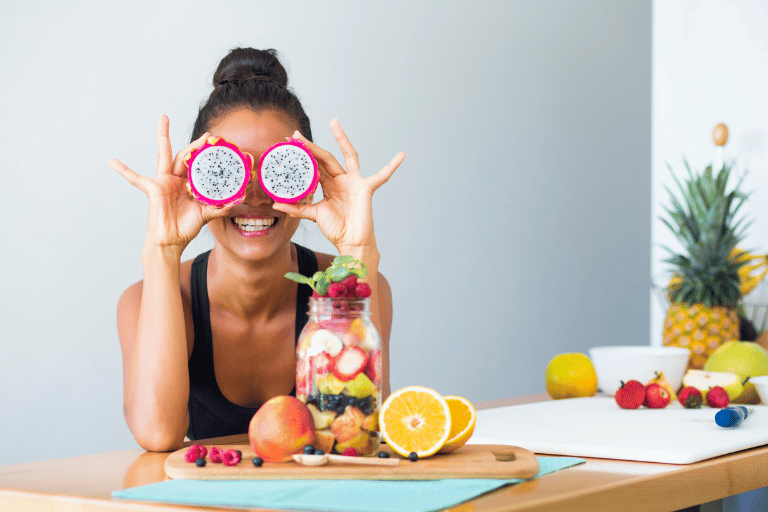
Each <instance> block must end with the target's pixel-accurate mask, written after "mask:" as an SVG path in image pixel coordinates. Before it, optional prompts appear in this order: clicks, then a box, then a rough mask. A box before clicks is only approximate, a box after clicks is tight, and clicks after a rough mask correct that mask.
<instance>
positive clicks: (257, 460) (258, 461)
mask: <svg viewBox="0 0 768 512" xmlns="http://www.w3.org/2000/svg"><path fill="white" fill-rule="evenodd" d="M262 464H264V459H262V458H261V457H254V458H253V465H254V466H256V467H257V468H258V467H261V465H262Z"/></svg>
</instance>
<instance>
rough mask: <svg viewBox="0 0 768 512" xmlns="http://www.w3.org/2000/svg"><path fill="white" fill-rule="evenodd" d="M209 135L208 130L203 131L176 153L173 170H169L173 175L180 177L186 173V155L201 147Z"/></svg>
mask: <svg viewBox="0 0 768 512" xmlns="http://www.w3.org/2000/svg"><path fill="white" fill-rule="evenodd" d="M210 135H211V134H210V133H209V132H205V133H204V134H202V135H201V136H200V137H198V138H197V139H195V140H194V142H192V144H190V145H189V146H187V147H186V148H184V149H182V150H181V151H179V152H178V153H176V158H174V159H173V171H171V172H172V174H173V175H174V176H179V177H181V176H186V175H187V156H188V155H190V154H191V153H192V152H193V151H197V150H198V149H200V148H201V147H203V146H204V145H205V143H206V141H207V140H208V137H210Z"/></svg>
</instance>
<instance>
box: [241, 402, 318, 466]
mask: <svg viewBox="0 0 768 512" xmlns="http://www.w3.org/2000/svg"><path fill="white" fill-rule="evenodd" d="M248 440H249V441H250V443H251V447H252V448H253V451H254V452H255V453H256V455H258V456H259V457H261V458H262V459H264V461H265V462H282V461H287V460H291V455H293V454H294V453H301V450H303V449H304V447H305V446H306V445H308V444H312V443H313V441H314V440H315V422H314V420H313V419H312V413H310V412H309V409H308V408H307V406H306V405H305V404H304V403H303V402H302V401H300V400H298V399H297V398H295V397H292V396H286V395H280V396H276V397H273V398H270V399H269V400H267V401H266V402H264V405H262V406H261V407H260V408H259V410H258V411H256V414H254V415H253V418H251V422H250V424H249V425H248Z"/></svg>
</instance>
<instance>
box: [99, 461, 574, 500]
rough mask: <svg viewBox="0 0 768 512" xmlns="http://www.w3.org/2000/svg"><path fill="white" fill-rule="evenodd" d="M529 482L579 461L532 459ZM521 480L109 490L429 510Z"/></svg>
mask: <svg viewBox="0 0 768 512" xmlns="http://www.w3.org/2000/svg"><path fill="white" fill-rule="evenodd" d="M538 459H539V472H538V474H537V475H536V476H535V477H534V478H538V477H540V476H542V475H546V474H547V473H552V472H554V471H559V470H561V469H565V468H567V467H571V466H575V465H577V464H581V463H583V462H585V460H584V459H577V458H574V457H538ZM520 482H523V480H520V479H515V480H488V479H463V478H460V479H451V480H181V479H180V480H168V481H166V482H159V483H156V484H149V485H143V486H140V487H132V488H130V489H125V490H122V491H114V492H113V493H112V497H113V498H118V499H125V500H141V501H155V502H162V503H174V504H182V505H198V506H213V507H217V506H218V507H243V508H248V507H262V508H275V509H288V510H293V509H309V510H338V511H344V512H347V511H349V512H352V511H354V512H431V511H434V510H442V509H444V508H448V507H452V506H454V505H457V504H459V503H462V502H464V501H467V500H471V499H472V498H476V497H478V496H480V495H481V494H485V493H487V492H490V491H493V490H495V489H498V488H500V487H504V486H506V485H511V484H516V483H520Z"/></svg>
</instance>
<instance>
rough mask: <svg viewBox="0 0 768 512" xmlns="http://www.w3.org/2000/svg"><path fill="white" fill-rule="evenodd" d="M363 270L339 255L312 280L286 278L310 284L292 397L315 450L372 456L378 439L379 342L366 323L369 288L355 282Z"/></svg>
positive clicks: (371, 328)
mask: <svg viewBox="0 0 768 512" xmlns="http://www.w3.org/2000/svg"><path fill="white" fill-rule="evenodd" d="M365 275H366V269H365V266H364V265H363V264H362V263H361V262H359V261H357V260H355V259H354V258H352V257H350V256H338V257H336V258H335V259H334V261H333V265H332V266H331V267H329V268H328V269H327V270H325V271H324V272H316V273H315V274H314V275H313V276H312V277H311V278H309V277H306V276H302V275H300V274H296V273H289V274H286V277H288V278H289V279H292V280H294V281H297V282H300V283H305V284H308V285H310V286H311V287H312V288H313V290H314V293H313V295H312V298H311V299H310V301H309V322H308V323H307V324H306V326H305V327H304V329H303V330H302V332H301V334H300V335H299V341H298V346H297V349H296V396H297V398H298V399H299V400H301V401H303V402H304V403H306V404H307V408H308V409H309V410H310V412H311V413H312V417H313V419H314V423H315V442H314V447H315V449H320V450H323V451H324V452H325V453H339V454H344V455H373V454H375V453H377V452H378V449H379V444H380V442H381V437H380V433H379V426H378V417H379V409H380V406H381V374H382V361H381V339H380V337H379V333H378V331H377V330H376V328H375V327H374V325H373V323H372V322H371V320H370V314H371V311H370V299H369V297H370V294H371V289H370V287H369V286H368V285H367V284H366V283H362V282H358V279H359V278H364V277H365Z"/></svg>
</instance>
